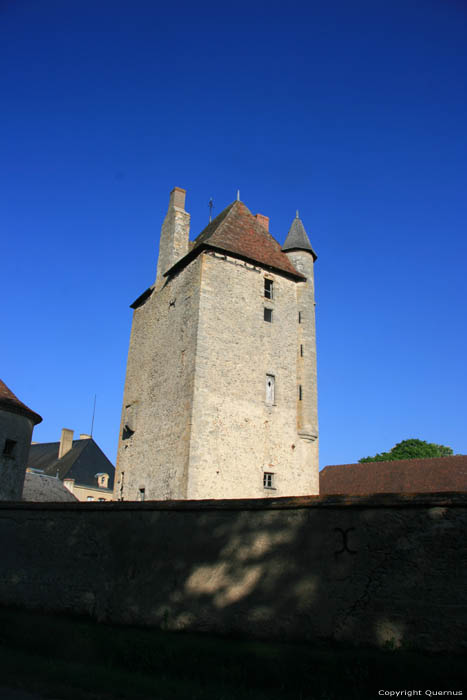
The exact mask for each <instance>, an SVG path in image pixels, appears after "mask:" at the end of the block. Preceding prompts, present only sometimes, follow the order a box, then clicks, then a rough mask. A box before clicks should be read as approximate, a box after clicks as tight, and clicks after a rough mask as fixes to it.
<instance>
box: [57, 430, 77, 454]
mask: <svg viewBox="0 0 467 700" xmlns="http://www.w3.org/2000/svg"><path fill="white" fill-rule="evenodd" d="M73 433H74V430H69V429H68V428H62V437H61V438H60V447H59V448H58V458H59V459H61V458H62V457H63V455H66V453H67V452H69V451H70V450H71V448H72V447H73Z"/></svg>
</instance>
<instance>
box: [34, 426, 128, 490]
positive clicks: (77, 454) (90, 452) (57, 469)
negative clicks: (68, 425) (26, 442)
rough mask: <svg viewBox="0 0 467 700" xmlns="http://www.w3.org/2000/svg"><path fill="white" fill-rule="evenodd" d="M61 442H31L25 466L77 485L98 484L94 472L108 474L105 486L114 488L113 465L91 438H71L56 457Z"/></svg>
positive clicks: (95, 485) (94, 485)
mask: <svg viewBox="0 0 467 700" xmlns="http://www.w3.org/2000/svg"><path fill="white" fill-rule="evenodd" d="M59 447H60V442H39V443H36V444H33V445H31V447H30V450H29V459H28V467H29V468H32V469H40V470H42V471H43V472H44V473H45V474H46V475H48V476H58V477H59V479H60V480H61V481H63V479H65V478H66V479H74V480H75V483H76V484H77V485H80V486H93V487H97V479H96V475H97V474H103V473H105V474H108V475H109V483H108V488H109V489H113V484H114V475H115V467H114V465H113V464H112V462H111V461H110V460H109V459H108V458H107V457H106V456H105V454H104V453H103V452H102V450H101V449H100V447H99V446H98V445H97V444H96V443H95V442H94V440H93V439H92V438H87V439H83V440H73V442H72V447H71V449H70V450H69V451H68V452H67V453H66V454H64V455H63V457H61V458H60V459H59V458H58V451H59Z"/></svg>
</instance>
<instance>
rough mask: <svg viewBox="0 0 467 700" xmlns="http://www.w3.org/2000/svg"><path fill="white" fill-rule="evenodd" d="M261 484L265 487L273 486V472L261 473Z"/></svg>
mask: <svg viewBox="0 0 467 700" xmlns="http://www.w3.org/2000/svg"><path fill="white" fill-rule="evenodd" d="M263 486H264V488H265V489H273V488H274V474H273V473H272V472H264V474H263Z"/></svg>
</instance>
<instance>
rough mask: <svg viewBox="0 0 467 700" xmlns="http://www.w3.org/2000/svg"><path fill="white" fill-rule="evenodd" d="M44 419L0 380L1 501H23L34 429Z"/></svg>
mask: <svg viewBox="0 0 467 700" xmlns="http://www.w3.org/2000/svg"><path fill="white" fill-rule="evenodd" d="M41 421H42V418H41V417H40V416H39V415H38V414H37V413H34V411H31V409H30V408H28V407H27V406H25V404H24V403H23V402H22V401H20V400H19V399H18V398H17V397H16V396H15V395H14V393H13V392H12V391H11V390H10V389H9V388H8V387H7V385H6V384H4V382H2V380H1V379H0V500H1V501H20V500H21V495H22V493H23V484H24V476H25V474H26V465H27V463H28V455H29V447H30V445H31V436H32V431H33V428H34V426H35V425H37V424H38V423H40V422H41Z"/></svg>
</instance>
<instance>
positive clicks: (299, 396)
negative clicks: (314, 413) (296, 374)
mask: <svg viewBox="0 0 467 700" xmlns="http://www.w3.org/2000/svg"><path fill="white" fill-rule="evenodd" d="M302 399H303V390H302V385H301V384H299V385H298V400H299V401H301V400H302Z"/></svg>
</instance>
